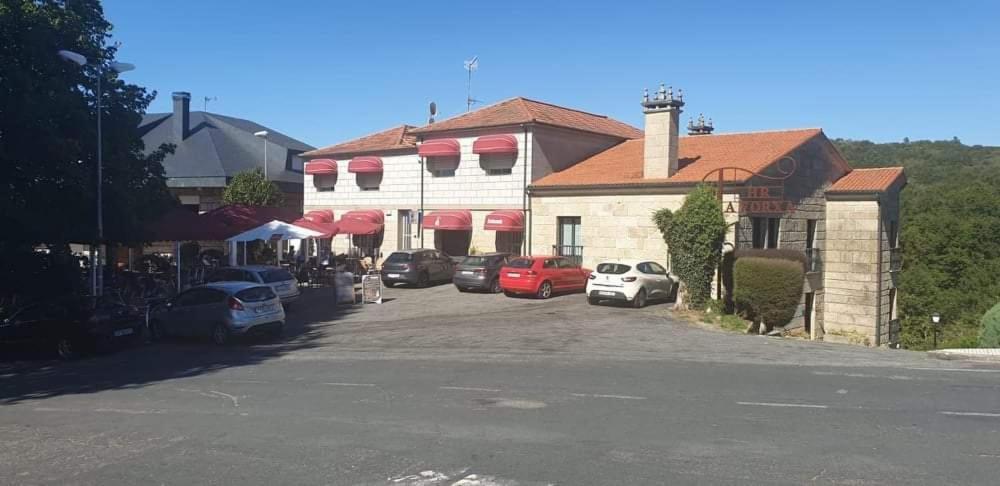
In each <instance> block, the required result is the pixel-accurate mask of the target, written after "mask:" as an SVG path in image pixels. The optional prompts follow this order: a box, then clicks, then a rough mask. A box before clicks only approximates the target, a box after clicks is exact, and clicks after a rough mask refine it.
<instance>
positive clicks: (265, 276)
mask: <svg viewBox="0 0 1000 486" xmlns="http://www.w3.org/2000/svg"><path fill="white" fill-rule="evenodd" d="M257 274H258V275H260V278H261V280H263V281H264V283H275V282H287V281H289V280H293V279H294V277H292V274H290V273H288V270H285V269H284V268H275V269H273V270H264V271H262V272H257Z"/></svg>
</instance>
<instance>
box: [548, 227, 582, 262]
mask: <svg viewBox="0 0 1000 486" xmlns="http://www.w3.org/2000/svg"><path fill="white" fill-rule="evenodd" d="M557 221H558V223H559V233H558V235H557V236H558V238H559V241H558V242H557V244H556V248H555V250H556V251H555V254H556V255H559V256H565V257H573V258H574V260H576V263H580V262H581V261H582V260H583V233H582V231H581V230H582V225H581V222H580V217H579V216H560V217H559V218H558V219H557Z"/></svg>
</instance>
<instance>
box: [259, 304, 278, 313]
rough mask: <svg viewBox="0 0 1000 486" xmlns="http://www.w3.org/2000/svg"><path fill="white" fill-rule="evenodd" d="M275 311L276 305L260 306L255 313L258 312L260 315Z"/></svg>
mask: <svg viewBox="0 0 1000 486" xmlns="http://www.w3.org/2000/svg"><path fill="white" fill-rule="evenodd" d="M273 310H274V304H271V305H259V306H257V308H256V309H254V311H255V312H257V313H258V314H263V313H265V312H271V311H273Z"/></svg>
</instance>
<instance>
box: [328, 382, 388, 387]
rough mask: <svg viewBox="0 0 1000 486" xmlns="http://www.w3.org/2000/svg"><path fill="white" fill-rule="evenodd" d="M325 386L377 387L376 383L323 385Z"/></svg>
mask: <svg viewBox="0 0 1000 486" xmlns="http://www.w3.org/2000/svg"><path fill="white" fill-rule="evenodd" d="M323 385H330V386H368V387H371V386H376V385H375V384H374V383H323Z"/></svg>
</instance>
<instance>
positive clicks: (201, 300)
mask: <svg viewBox="0 0 1000 486" xmlns="http://www.w3.org/2000/svg"><path fill="white" fill-rule="evenodd" d="M225 296H226V294H225V293H223V292H219V291H218V290H212V289H191V290H189V291H187V292H184V293H183V294H181V295H178V296H177V300H176V301H174V303H175V304H176V305H178V306H181V307H186V306H194V305H203V304H211V303H213V302H218V301H221V300H222V299H223V298H224V297H225Z"/></svg>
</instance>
